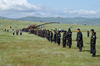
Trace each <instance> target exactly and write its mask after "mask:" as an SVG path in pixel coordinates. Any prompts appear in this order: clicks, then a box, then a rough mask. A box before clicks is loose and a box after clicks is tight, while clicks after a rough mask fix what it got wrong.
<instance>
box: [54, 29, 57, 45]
mask: <svg viewBox="0 0 100 66" xmlns="http://www.w3.org/2000/svg"><path fill="white" fill-rule="evenodd" d="M56 37H57V33H56V31H55V30H54V39H53V40H54V42H55V43H56Z"/></svg>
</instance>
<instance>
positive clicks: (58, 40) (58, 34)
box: [57, 31, 61, 45]
mask: <svg viewBox="0 0 100 66" xmlns="http://www.w3.org/2000/svg"><path fill="white" fill-rule="evenodd" d="M60 38H61V34H60V32H59V31H58V33H57V43H58V45H60Z"/></svg>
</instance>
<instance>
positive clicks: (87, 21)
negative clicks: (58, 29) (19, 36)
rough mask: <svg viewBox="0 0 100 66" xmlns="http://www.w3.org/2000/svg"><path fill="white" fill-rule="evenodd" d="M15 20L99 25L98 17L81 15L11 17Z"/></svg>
mask: <svg viewBox="0 0 100 66" xmlns="http://www.w3.org/2000/svg"><path fill="white" fill-rule="evenodd" d="M0 18H5V19H11V18H6V17H0ZM13 19H15V20H23V21H35V22H37V21H41V22H60V23H65V24H80V25H83V24H87V25H100V19H98V18H83V17H75V18H62V17H56V18H54V17H32V16H28V17H22V18H13Z"/></svg>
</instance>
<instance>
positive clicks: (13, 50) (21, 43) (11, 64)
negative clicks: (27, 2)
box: [0, 19, 100, 66]
mask: <svg viewBox="0 0 100 66" xmlns="http://www.w3.org/2000/svg"><path fill="white" fill-rule="evenodd" d="M0 21H2V22H0V23H1V24H0V66H100V29H99V28H100V26H83V25H70V24H48V25H45V26H46V27H45V28H43V29H49V30H50V29H51V28H52V29H55V28H61V29H65V30H67V29H68V28H69V27H70V26H72V27H73V28H72V32H73V35H72V39H73V42H72V48H71V49H68V47H67V46H66V48H62V43H61V45H60V46H58V45H57V44H55V43H51V42H49V41H47V39H46V38H41V37H38V36H36V35H34V34H28V33H26V32H23V35H22V36H20V35H18V36H16V35H14V36H13V35H12V29H15V30H16V29H21V28H24V27H27V26H28V25H31V24H43V23H39V22H28V21H27V22H25V21H12V20H2V19H0ZM11 23H12V24H11ZM17 24H19V25H17ZM5 25H6V26H12V28H11V29H9V30H10V31H9V32H5V31H2V29H5V28H6V26H5ZM16 26H17V28H15V27H16ZM77 28H80V29H81V31H82V33H83V38H84V39H83V40H84V47H83V51H82V52H78V50H79V49H78V48H77V47H76V45H77V43H76V41H75V39H76V34H77V32H76V31H77ZM91 28H94V29H95V31H96V32H97V43H96V50H97V53H96V55H97V57H94V58H93V57H91V56H92V55H91V54H90V53H89V50H90V45H89V44H87V43H89V42H90V37H89V38H87V33H86V31H87V30H90V29H91ZM90 35H91V34H90ZM61 42H62V40H61Z"/></svg>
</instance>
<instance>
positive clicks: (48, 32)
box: [47, 30, 50, 41]
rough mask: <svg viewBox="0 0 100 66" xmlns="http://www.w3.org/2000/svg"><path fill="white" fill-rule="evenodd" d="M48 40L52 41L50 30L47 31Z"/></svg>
mask: <svg viewBox="0 0 100 66" xmlns="http://www.w3.org/2000/svg"><path fill="white" fill-rule="evenodd" d="M47 39H48V41H50V31H49V30H48V31H47Z"/></svg>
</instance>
